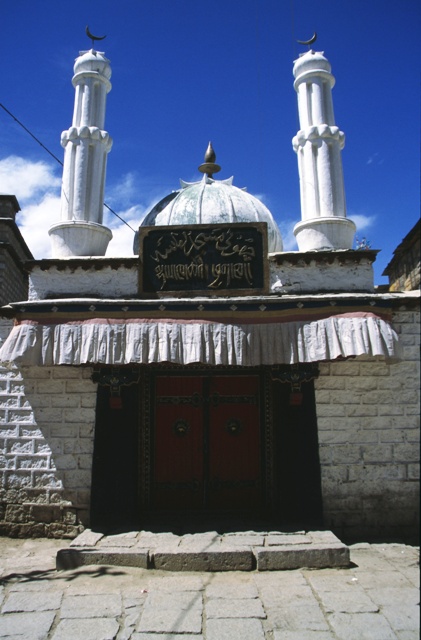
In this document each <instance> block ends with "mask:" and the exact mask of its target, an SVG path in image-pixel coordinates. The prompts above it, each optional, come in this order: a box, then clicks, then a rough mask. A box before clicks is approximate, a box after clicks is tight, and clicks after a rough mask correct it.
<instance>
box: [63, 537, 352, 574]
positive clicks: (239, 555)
mask: <svg viewBox="0 0 421 640" xmlns="http://www.w3.org/2000/svg"><path fill="white" fill-rule="evenodd" d="M79 539H80V544H79ZM349 562H350V560H349V549H348V547H347V546H346V545H344V544H342V543H341V542H340V540H338V538H337V537H336V536H335V535H334V534H333V533H332V532H331V531H308V532H304V531H297V532H295V533H283V532H281V531H267V532H255V531H246V532H232V533H227V534H223V535H221V534H219V533H218V532H217V531H208V532H205V533H197V534H186V535H184V536H177V535H175V534H173V533H158V534H154V533H151V532H150V531H139V532H137V531H131V532H129V533H126V534H118V535H109V536H102V535H101V534H97V533H94V532H89V530H86V531H84V532H83V533H82V534H81V535H80V536H79V537H78V538H76V539H75V540H74V541H73V542H72V543H71V549H65V550H62V551H59V552H58V554H57V568H58V569H71V568H75V567H78V566H81V565H84V564H111V565H121V566H137V567H141V568H150V569H159V570H166V571H212V572H213V571H252V570H254V569H255V568H256V566H257V570H258V571H278V570H282V569H283V570H288V569H294V568H300V567H310V568H323V567H346V566H349Z"/></svg>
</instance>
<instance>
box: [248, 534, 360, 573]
mask: <svg viewBox="0 0 421 640" xmlns="http://www.w3.org/2000/svg"><path fill="white" fill-rule="evenodd" d="M254 554H255V556H256V560H257V570H258V571H280V570H285V569H298V568H300V567H308V568H317V569H324V568H326V567H347V566H348V565H349V549H348V547H347V546H346V545H344V544H342V543H340V542H339V541H338V542H336V543H335V544H333V543H332V544H326V545H321V546H318V545H316V544H315V545H309V544H298V545H282V546H279V547H257V548H256V549H254Z"/></svg>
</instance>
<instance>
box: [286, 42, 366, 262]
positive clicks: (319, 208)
mask: <svg viewBox="0 0 421 640" xmlns="http://www.w3.org/2000/svg"><path fill="white" fill-rule="evenodd" d="M293 73H294V77H295V82H294V88H295V90H296V92H297V95H298V112H299V118H300V131H298V133H297V135H296V136H295V137H294V138H293V140H292V144H293V147H294V151H295V152H296V153H297V156H298V171H299V174H300V194H301V222H299V223H298V224H297V225H295V228H294V234H295V236H296V238H297V243H298V248H299V250H300V251H317V250H323V249H352V244H353V241H354V235H355V230H356V227H355V224H354V223H353V222H352V220H348V219H347V217H346V204H345V191H344V181H343V171H342V159H341V150H342V149H343V147H344V144H345V134H344V133H343V131H340V130H339V128H338V127H337V126H336V125H335V117H334V115H333V103H332V87H333V85H334V84H335V78H334V77H333V75H332V74H331V66H330V64H329V61H328V60H327V59H326V58H325V57H324V55H323V53H321V52H318V51H308V52H307V53H305V54H303V55H301V56H300V57H299V58H298V60H295V62H294V69H293Z"/></svg>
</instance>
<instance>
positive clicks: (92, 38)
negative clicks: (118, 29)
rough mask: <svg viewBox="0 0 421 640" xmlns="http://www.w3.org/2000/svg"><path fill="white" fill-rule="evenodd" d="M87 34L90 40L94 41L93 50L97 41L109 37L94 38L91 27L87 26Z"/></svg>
mask: <svg viewBox="0 0 421 640" xmlns="http://www.w3.org/2000/svg"><path fill="white" fill-rule="evenodd" d="M85 33H86V35H87V36H88V38H90V39H91V40H92V48H94V44H95V40H104V38H106V37H107V36H106V35H105V36H94V35H93V34H92V33H91V32H90V31H89V26H88V25H86V29H85Z"/></svg>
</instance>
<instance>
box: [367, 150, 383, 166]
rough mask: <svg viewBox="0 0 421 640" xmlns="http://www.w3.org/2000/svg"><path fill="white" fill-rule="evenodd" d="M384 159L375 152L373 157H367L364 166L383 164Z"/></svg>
mask: <svg viewBox="0 0 421 640" xmlns="http://www.w3.org/2000/svg"><path fill="white" fill-rule="evenodd" d="M383 162H384V158H382V157H381V155H380V154H379V153H378V152H377V151H376V152H375V153H373V155H371V156H369V158H368V160H367V162H366V164H383Z"/></svg>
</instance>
